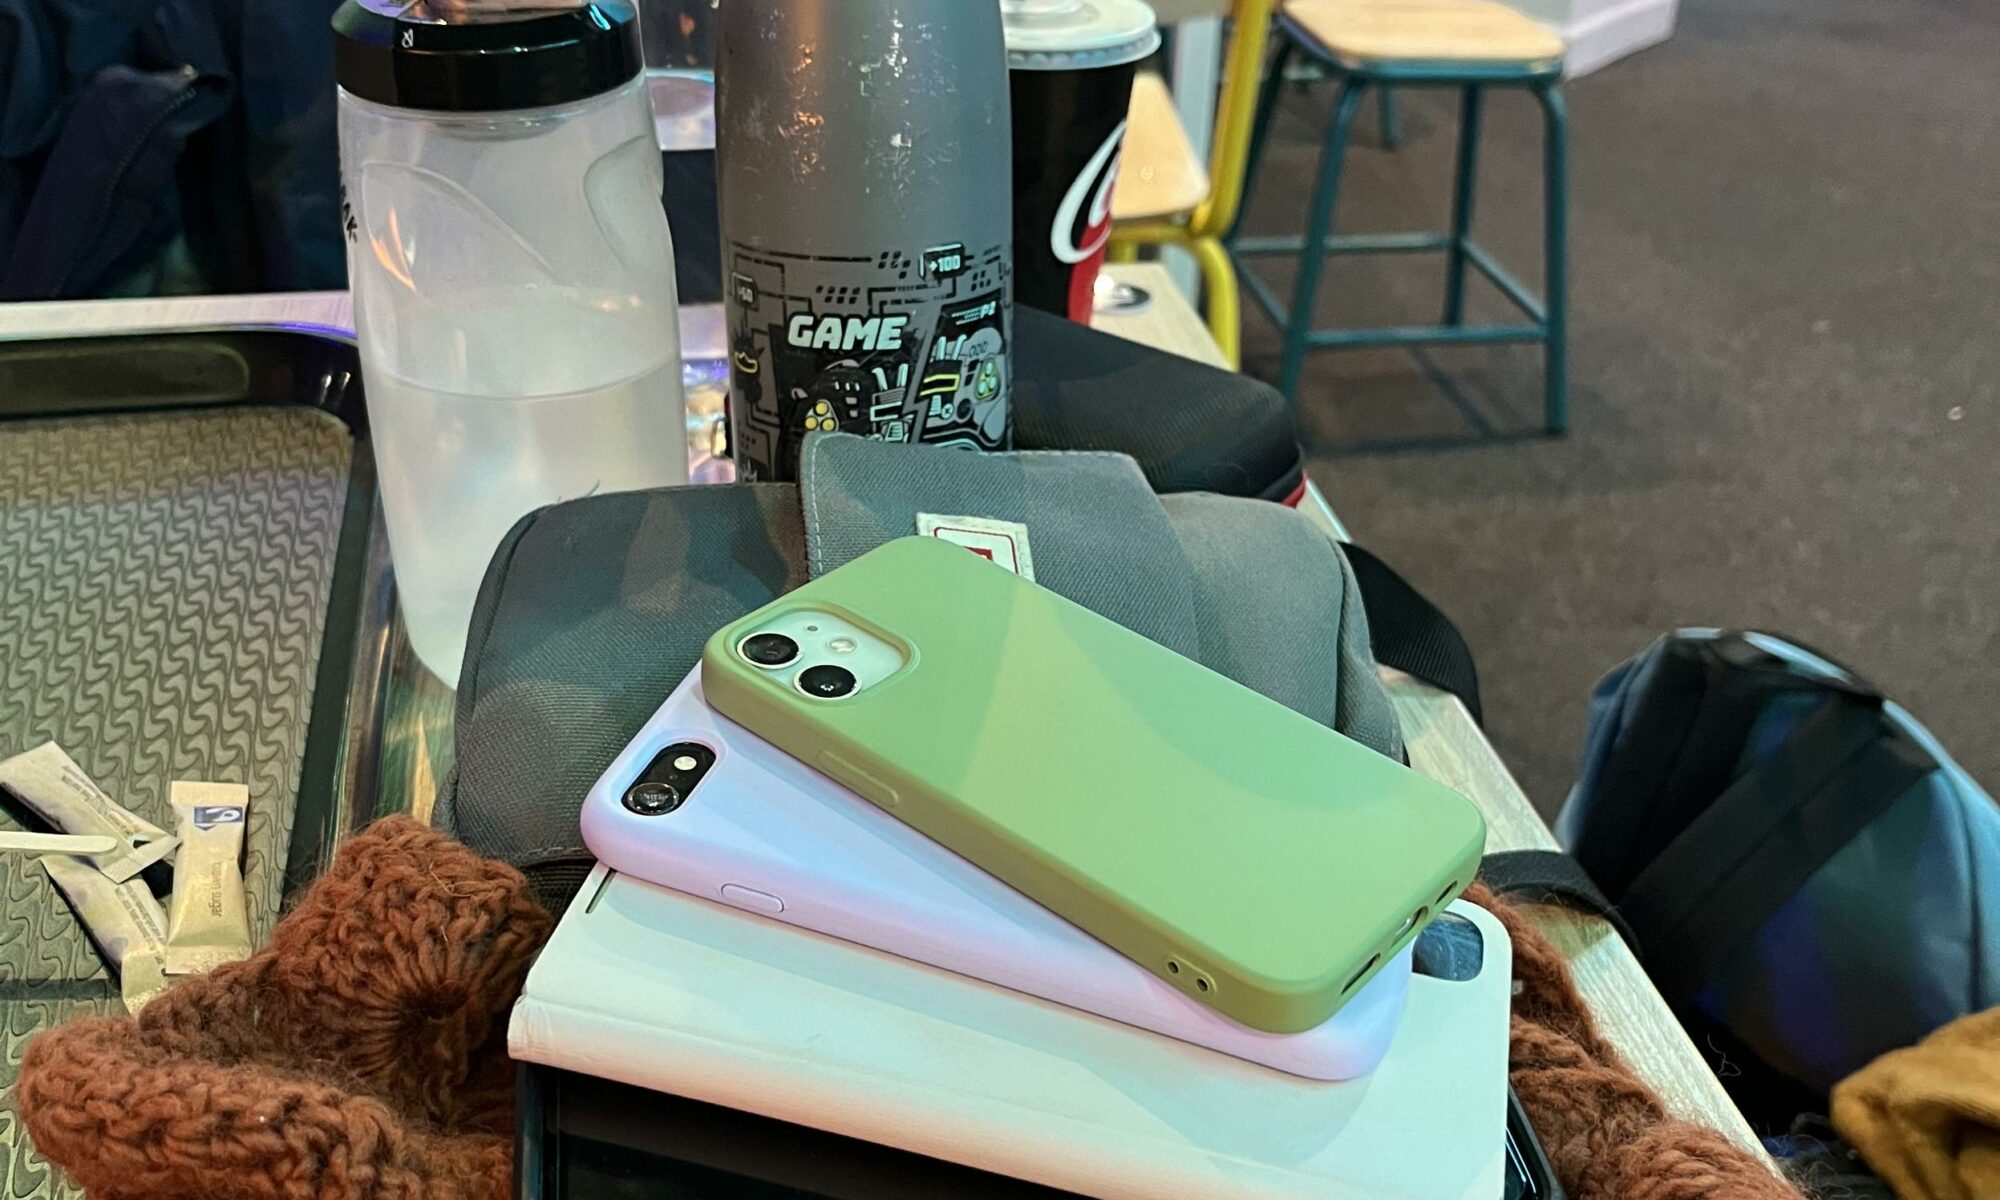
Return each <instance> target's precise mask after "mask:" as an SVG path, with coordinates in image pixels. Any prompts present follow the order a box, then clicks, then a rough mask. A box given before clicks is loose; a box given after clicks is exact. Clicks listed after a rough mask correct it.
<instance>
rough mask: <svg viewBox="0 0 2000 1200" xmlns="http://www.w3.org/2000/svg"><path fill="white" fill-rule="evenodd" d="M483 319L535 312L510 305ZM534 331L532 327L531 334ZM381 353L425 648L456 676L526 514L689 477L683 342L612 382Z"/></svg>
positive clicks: (389, 477)
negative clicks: (564, 387)
mask: <svg viewBox="0 0 2000 1200" xmlns="http://www.w3.org/2000/svg"><path fill="white" fill-rule="evenodd" d="M475 319H476V320H479V321H483V322H516V323H518V322H523V321H531V320H532V317H531V315H529V314H524V313H516V312H507V311H504V310H496V311H493V312H490V313H487V314H482V315H479V316H477V317H476V318H475ZM486 332H487V333H489V334H491V333H492V332H494V331H491V330H489V331H486ZM528 335H529V328H528V327H523V328H522V329H521V330H520V333H519V336H522V337H526V336H528ZM370 365H371V372H370V374H369V376H368V380H367V382H368V409H369V420H370V422H371V424H372V426H373V428H374V433H375V437H374V442H375V449H376V456H377V459H378V461H379V463H380V467H381V478H382V499H383V507H384V510H385V515H386V518H387V522H388V526H389V540H390V545H391V548H392V550H393V553H394V555H395V561H396V574H397V590H398V593H399V595H400V597H401V601H402V608H403V618H404V621H405V623H406V625H407V626H408V628H409V635H410V643H411V646H412V648H413V649H414V650H415V651H416V653H417V657H418V658H420V659H422V660H423V663H424V665H425V666H426V667H428V668H429V669H430V670H431V671H432V672H433V673H435V674H436V675H437V676H438V677H439V678H440V679H443V680H444V681H445V682H447V683H450V684H454V685H455V684H456V683H457V681H458V672H459V666H460V663H461V660H462V659H463V658H464V655H465V640H466V630H467V626H468V624H469V622H470V620H471V615H472V606H473V601H474V599H475V598H476V597H477V595H478V592H479V584H480V580H481V579H482V578H483V577H484V575H485V571H486V565H487V562H488V561H489V560H490V559H491V558H492V556H493V551H494V549H495V548H496V547H498V546H499V544H500V539H501V538H503V537H505V536H506V534H507V531H508V530H509V529H511V528H512V527H513V525H514V523H515V522H516V521H518V520H519V519H520V518H521V517H523V516H525V515H526V514H527V513H529V512H532V511H533V510H535V509H536V508H539V507H541V506H542V505H544V504H549V503H554V502H556V501H558V500H574V499H578V498H581V497H584V496H592V495H597V494H599V493H604V492H617V491H631V490H634V489H638V488H646V487H655V486H660V485H662V484H668V483H677V482H681V481H684V480H685V479H686V478H687V426H686V420H687V418H686V413H685V411H684V409H683V407H682V400H681V396H682V393H681V379H680V374H681V364H680V361H679V358H678V356H677V355H673V354H669V355H667V356H664V357H660V358H658V359H657V360H656V361H655V362H654V363H653V364H652V365H651V366H650V367H648V368H646V369H644V370H643V371H641V372H640V373H639V374H636V375H633V376H630V377H629V378H626V379H623V380H620V381H618V382H615V383H612V384H608V385H605V386H600V387H594V388H590V389H587V390H584V391H569V392H549V393H545V394H534V393H533V392H532V390H524V392H523V393H522V394H516V395H511V396H496V395H495V394H494V389H493V388H491V387H481V388H479V389H478V390H477V391H476V392H460V391H444V390H440V389H437V388H434V387H426V386H423V385H421V384H419V383H416V382H413V381H411V380H408V379H405V378H402V377H400V376H399V375H397V374H395V373H393V372H390V371H387V370H384V369H380V368H378V367H375V366H374V364H370ZM567 373H569V372H558V374H567ZM521 382H523V383H524V384H525V383H530V382H531V381H521Z"/></svg>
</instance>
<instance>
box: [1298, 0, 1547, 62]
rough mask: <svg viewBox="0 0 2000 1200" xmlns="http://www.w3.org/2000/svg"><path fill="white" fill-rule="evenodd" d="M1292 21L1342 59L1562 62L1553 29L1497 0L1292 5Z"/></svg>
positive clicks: (1308, 0)
mask: <svg viewBox="0 0 2000 1200" xmlns="http://www.w3.org/2000/svg"><path fill="white" fill-rule="evenodd" d="M1284 16H1285V20H1286V21H1287V22H1288V23H1289V24H1291V25H1292V26H1294V27H1295V28H1296V29H1298V30H1299V32H1301V33H1303V34H1304V35H1306V36H1307V37H1309V38H1311V39H1312V40H1313V41H1315V42H1317V43H1319V45H1320V46H1321V47H1322V48H1324V49H1325V51H1326V52H1327V54H1328V55H1329V56H1331V57H1333V58H1335V59H1339V60H1342V61H1345V62H1351V63H1357V64H1374V63H1393V62H1431V63H1444V62H1468V63H1469V62H1479V63H1521V64H1528V63H1545V62H1554V61H1557V60H1559V59H1561V58H1562V56H1563V40H1562V38H1561V37H1560V36H1558V35H1557V34H1556V33H1555V32H1554V31H1553V30H1551V29H1549V28H1548V27H1546V26H1544V25H1540V24H1537V23H1536V22H1535V21H1534V20H1532V19H1530V18H1529V17H1527V16H1525V15H1524V14H1522V13H1521V12H1519V11H1517V10H1515V9H1512V8H1509V7H1508V6H1507V5H1505V4H1501V3H1498V2H1497V0H1291V2H1290V3H1289V4H1287V5H1286V6H1285V10H1284Z"/></svg>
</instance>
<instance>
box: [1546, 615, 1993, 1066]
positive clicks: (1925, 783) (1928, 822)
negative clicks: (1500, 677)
mask: <svg viewBox="0 0 2000 1200" xmlns="http://www.w3.org/2000/svg"><path fill="white" fill-rule="evenodd" d="M1557 834H1558V836H1559V837H1560V838H1561V839H1562V842H1563V844H1564V846H1566V847H1567V848H1568V849H1569V851H1570V853H1571V854H1572V855H1573V856H1574V857H1575V858H1576V860H1577V861H1578V862H1579V863H1581V864H1582V866H1583V868H1584V869H1585V870H1586V871H1587V872H1588V873H1589V874H1590V876H1591V878H1592V879H1593V880H1594V881H1595V882H1596V883H1597V885H1598V886H1599V887H1600V888H1602V889H1603V891H1604V893H1605V894H1606V896H1607V897H1608V898H1609V899H1610V901H1611V902H1612V903H1613V904H1615V905H1617V906H1618V910H1619V912H1620V913H1621V914H1622V915H1623V916H1624V918H1625V919H1626V921H1627V922H1628V923H1629V924H1630V926H1631V927H1632V930H1633V932H1634V934H1635V935H1636V937H1637V940H1638V944H1639V947H1640V949H1641V952H1642V954H1643V958H1644V962H1645V964H1646V968H1647V970H1648V972H1650V973H1651V974H1652V976H1653V978H1654V981H1655V982H1656V983H1657V984H1658V985H1659V987H1660V990H1661V992H1662V994H1664V995H1665V996H1666V998H1667V1000H1668V1001H1669V1003H1671V1004H1673V1005H1674V1007H1675V1008H1676V1010H1678V1011H1679V1012H1680V1013H1681V1014H1682V1017H1683V1020H1684V1021H1687V1022H1688V1023H1689V1024H1690V1025H1691V1026H1696V1027H1697V1028H1698V1029H1699V1028H1704V1027H1705V1028H1708V1029H1713V1030H1719V1031H1721V1032H1722V1033H1723V1035H1724V1036H1725V1037H1726V1039H1727V1040H1728V1041H1733V1042H1734V1043H1735V1045H1736V1046H1739V1047H1741V1048H1744V1049H1747V1050H1748V1051H1750V1052H1751V1053H1753V1054H1755V1055H1756V1056H1757V1057H1758V1058H1760V1059H1761V1060H1762V1061H1763V1063H1764V1064H1765V1065H1766V1066H1768V1067H1769V1068H1771V1069H1772V1070H1774V1071H1775V1072H1777V1074H1778V1075H1780V1076H1782V1077H1784V1078H1785V1079H1787V1080H1790V1081H1792V1082H1793V1083H1796V1084H1802V1085H1804V1086H1805V1087H1806V1088H1808V1089H1810V1090H1811V1091H1812V1092H1813V1093H1815V1094H1816V1095H1818V1096H1821V1097H1823V1096H1824V1095H1825V1094H1826V1093H1827V1092H1828V1091H1830V1090H1831V1088H1832V1087H1833V1085H1834V1084H1835V1083H1837V1082H1839V1081H1840V1080H1841V1079H1843V1078H1845V1077H1846V1076H1847V1075H1849V1074H1851V1073H1853V1072H1854V1071H1856V1070H1858V1069H1860V1068H1861V1067H1863V1066H1865V1065H1867V1064H1868V1063H1869V1062H1870V1061H1871V1060H1872V1059H1874V1058H1875V1057H1876V1056H1877V1055H1880V1054H1882V1053H1884V1052H1886V1051H1889V1050H1894V1049H1897V1048H1900V1047H1904V1046H1909V1045H1913V1044H1915V1043H1916V1042H1918V1041H1919V1040H1921V1039H1922V1038H1923V1037H1925V1036H1926V1035H1927V1034H1929V1033H1930V1032H1931V1031H1933V1030H1935V1029H1937V1028H1938V1027H1939V1026H1942V1025H1944V1024H1946V1023H1948V1022H1950V1021H1952V1020H1955V1019H1957V1018H1959V1017H1962V1016H1966V1015H1968V1014H1970V1013H1974V1012H1979V1011H1981V1010H1983V1009H1986V1008H1990V1007H1992V1006H1994V1005H1996V1004H2000V809H1996V808H1995V806H1994V804H1993V801H1992V800H1991V799H1990V798H1989V797H1988V796H1987V795H1986V793H1984V792H1983V791H1981V790H1980V788H1979V787H1978V785H1977V784H1975V783H1974V782H1973V780H1972V779H1971V777H1970V776H1968V775H1967V774H1966V773H1965V772H1964V771H1963V770H1961V769H1960V768H1959V767H1958V765H1957V764H1956V763H1954V762H1952V760H1951V758H1950V756H1948V755H1947V754H1946V753H1945V752H1944V750H1943V748H1942V747H1940V746H1939V745H1938V744H1937V742H1936V741H1935V740H1934V739H1933V738H1932V737H1931V736H1930V734H1929V733H1928V732H1927V731H1926V730H1925V729H1924V728H1923V727H1922V726H1921V725H1919V724H1917V722H1916V721H1915V720H1913V719H1912V718H1911V717H1910V715H1909V714H1908V713H1906V712H1904V711H1903V710H1902V709H1901V708H1899V707H1898V706H1897V705H1895V704H1893V703H1890V702H1888V701H1886V700H1884V699H1883V697H1882V696H1881V694H1880V693H1879V692H1877V691H1876V690H1875V689H1874V688H1872V687H1870V686H1869V685H1868V684H1867V683H1865V682H1864V681H1862V680H1861V679H1860V678H1858V677H1857V676H1856V675H1854V673H1852V672H1851V671H1848V670H1846V669H1844V668H1843V667H1841V666H1839V665H1838V664H1836V663H1834V662H1831V661H1829V660H1828V659H1826V658H1824V657H1822V656H1820V655H1818V654H1815V653H1813V652H1812V651H1809V650H1806V649H1804V648H1803V647H1800V646H1799V645H1797V644H1796V643H1793V642H1789V641H1786V640H1784V639H1782V638H1778V637H1772V636H1769V635H1765V634H1756V633H1725V632H1721V631H1716V630H1684V631H1682V632H1680V633H1678V634H1675V635H1673V636H1671V637H1667V638H1663V639H1661V640H1660V641H1659V642H1657V643H1655V644H1654V645H1653V647H1652V648H1651V649H1649V650H1648V651H1647V652H1646V653H1645V654H1643V655H1641V656H1640V657H1638V658H1637V659H1634V660H1633V661H1631V662H1629V663H1626V664H1625V665H1623V666H1621V667H1619V668H1618V669H1617V670H1615V671H1613V672H1612V673H1611V674H1610V675H1609V676H1608V677H1606V678H1605V680H1604V681H1603V683H1601V684H1600V685H1599V686H1598V689H1597V692H1596V694H1595V696H1594V697H1593V700H1592V705H1591V720H1590V731H1589V735H1588V740H1587V742H1586V744H1585V749H1584V764H1583V775H1582V777H1581V779H1580V781H1579V782H1578V783H1577V785H1576V788H1575V790H1574V791H1573V792H1572V793H1571V795H1570V798H1569V801H1568V803H1567V804H1566V805H1565V807H1564V809H1563V812H1562V815H1561V818H1560V819H1559V821H1558V824H1557ZM1698 1040H1699V1039H1698Z"/></svg>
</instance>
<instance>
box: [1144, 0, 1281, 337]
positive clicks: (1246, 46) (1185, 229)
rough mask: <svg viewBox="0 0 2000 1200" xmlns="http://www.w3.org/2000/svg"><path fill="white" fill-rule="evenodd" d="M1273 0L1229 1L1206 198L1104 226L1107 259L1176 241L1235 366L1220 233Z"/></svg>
mask: <svg viewBox="0 0 2000 1200" xmlns="http://www.w3.org/2000/svg"><path fill="white" fill-rule="evenodd" d="M1278 3H1279V0H1236V4H1235V6H1234V8H1233V9H1232V10H1231V12H1230V21H1231V23H1232V25H1233V27H1234V28H1233V29H1232V31H1231V33H1230V41H1229V53H1228V56H1227V58H1226V60H1225V63H1224V66H1223V76H1222V96H1221V99H1220V101H1219V102H1218V103H1217V105H1216V110H1215V146H1214V149H1213V150H1212V151H1211V152H1210V154H1209V160H1208V176H1209V193H1208V198H1207V199H1206V200H1203V201H1202V202H1201V203H1200V204H1198V205H1196V206H1195V207H1194V209H1193V211H1191V212H1189V213H1186V214H1184V215H1181V216H1177V217H1157V218H1147V219H1146V220H1142V221H1128V222H1121V223H1119V224H1117V225H1114V226H1113V227H1112V230H1111V258H1112V261H1114V262H1130V261H1132V260H1133V259H1134V258H1136V257H1138V252H1139V250H1140V249H1141V248H1142V247H1146V246H1178V247H1180V248H1181V249H1183V250H1186V251H1187V252H1188V253H1189V254H1192V255H1193V256H1194V259H1195V262H1197V263H1198V264H1200V266H1201V278H1202V285H1203V287H1202V290H1203V292H1204V294H1205V297H1206V308H1207V311H1208V328H1209V332H1210V333H1211V334H1213V335H1214V337H1215V344H1216V345H1218V346H1220V347H1221V348H1222V355H1223V357H1224V358H1225V359H1227V360H1228V361H1229V365H1230V366H1232V367H1234V366H1238V365H1240V363H1241V355H1242V342H1243V302H1242V294H1241V292H1239V291H1238V285H1237V281H1236V267H1235V265H1234V264H1233V263H1231V262H1230V260H1229V253H1228V251H1226V250H1224V249H1223V247H1222V239H1223V237H1224V235H1226V234H1227V233H1228V232H1229V230H1230V227H1231V226H1233V225H1235V224H1236V214H1237V212H1238V211H1239V210H1240V209H1241V208H1242V205H1243V188H1244V184H1245V181H1246V179H1247V177H1248V175H1249V166H1250V135H1251V132H1252V130H1253V129H1254V127H1255V125H1256V120H1257V91H1258V84H1259V83H1260V82H1261V81H1262V79H1263V74H1264V48H1265V45H1266V44H1267V43H1268V42H1269V40H1270V34H1271V19H1272V15H1273V13H1274V12H1275V10H1276V9H1277V7H1278Z"/></svg>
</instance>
